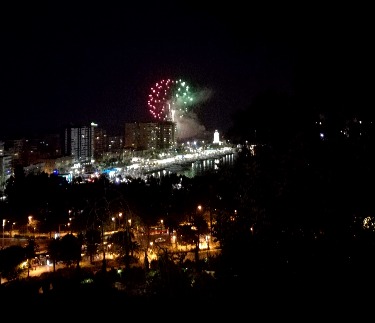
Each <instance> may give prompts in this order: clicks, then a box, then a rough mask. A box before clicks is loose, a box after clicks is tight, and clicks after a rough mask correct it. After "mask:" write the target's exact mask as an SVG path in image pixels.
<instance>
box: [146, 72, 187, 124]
mask: <svg viewBox="0 0 375 323" xmlns="http://www.w3.org/2000/svg"><path fill="white" fill-rule="evenodd" d="M192 103H193V98H192V96H191V94H190V87H189V86H188V84H187V83H186V82H185V81H182V80H171V79H166V80H161V81H160V82H158V83H156V84H155V85H154V86H153V87H152V88H151V93H150V94H149V99H148V102H147V104H148V107H149V111H150V113H151V115H152V116H153V117H154V118H155V119H157V120H159V121H175V118H176V117H183V116H184V114H186V113H187V112H188V109H189V107H190V106H191V104H192Z"/></svg>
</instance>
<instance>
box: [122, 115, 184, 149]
mask: <svg viewBox="0 0 375 323" xmlns="http://www.w3.org/2000/svg"><path fill="white" fill-rule="evenodd" d="M176 129H177V128H176V123H174V122H170V121H166V122H133V123H126V124H125V136H124V139H125V140H124V147H125V149H134V150H153V149H169V148H173V147H175V146H176V131H177V130H176Z"/></svg>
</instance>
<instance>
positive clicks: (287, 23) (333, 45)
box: [0, 2, 373, 136]
mask: <svg viewBox="0 0 375 323" xmlns="http://www.w3.org/2000/svg"><path fill="white" fill-rule="evenodd" d="M4 9H5V10H4V12H5V13H6V15H5V19H4V20H3V21H2V28H1V31H0V35H1V38H2V40H3V51H2V52H1V53H0V57H1V62H2V63H1V73H0V75H1V76H0V80H1V87H0V88H1V90H0V94H1V95H0V105H1V108H2V120H3V121H4V120H6V122H3V123H2V127H1V129H0V136H4V135H8V134H14V133H33V132H38V133H40V132H51V131H52V130H54V129H57V128H59V127H62V126H64V125H65V124H69V123H86V124H89V123H90V122H95V123H97V124H98V125H99V126H101V127H103V128H107V129H113V128H119V127H122V126H123V125H124V124H125V123H126V122H133V121H139V122H142V121H145V120H149V119H152V116H151V115H150V113H149V107H148V99H149V95H150V91H151V88H152V87H153V86H154V85H155V84H156V83H157V82H160V81H161V80H163V79H168V78H171V79H183V80H185V81H186V82H188V83H189V84H190V86H191V88H192V90H193V91H194V93H196V94H197V98H199V100H197V103H196V104H195V105H194V106H193V107H192V109H191V113H192V118H191V120H194V121H196V122H197V124H198V125H199V126H201V127H203V128H205V129H206V130H208V131H214V130H215V129H219V130H220V131H221V132H223V133H225V131H226V130H227V129H228V128H229V126H230V124H231V115H232V113H234V112H235V111H237V110H240V109H245V108H247V107H248V106H250V105H251V104H252V102H253V100H254V98H256V97H257V96H258V95H260V94H262V93H265V92H267V91H274V92H279V93H286V94H288V95H291V96H295V97H297V98H298V100H300V106H301V109H303V110H309V109H315V110H339V111H341V110H343V111H347V110H350V109H359V110H361V109H362V110H364V109H368V106H371V104H372V102H373V98H372V96H371V85H372V84H371V82H368V81H367V80H368V79H371V75H372V70H373V63H372V59H371V57H372V53H373V50H372V49H371V47H370V44H369V42H368V41H366V40H367V37H368V36H369V30H371V28H370V27H371V26H370V20H369V19H368V18H367V16H366V15H365V12H363V11H362V12H361V11H359V10H357V9H356V8H350V10H349V8H348V9H346V8H344V7H342V8H341V9H340V10H341V11H340V12H338V11H335V10H336V9H335V10H334V8H330V7H329V6H328V7H325V8H324V10H322V9H321V8H315V9H313V8H308V10H307V8H294V9H295V10H291V9H293V8H291V7H288V6H287V5H285V6H284V7H282V6H280V7H274V8H267V9H265V8H257V7H255V6H253V7H251V8H247V7H245V6H243V5H240V4H237V6H236V5H232V6H225V5H219V4H215V6H203V5H199V6H196V5H194V4H193V3H191V4H190V5H189V6H184V4H173V6H172V5H171V4H170V3H168V2H163V3H161V4H157V5H150V4H143V3H139V4H132V5H128V6H125V5H123V6H122V5H117V6H116V5H114V6H109V5H101V6H97V5H91V6H89V7H86V6H84V5H80V4H78V5H75V6H74V7H69V6H68V5H66V6H60V5H58V4H49V5H47V6H42V5H39V6H38V5H33V6H31V5H30V6H29V7H28V5H25V6H23V7H21V8H17V7H15V6H12V5H11V4H10V5H8V6H7V7H5V8H4ZM353 106H354V108H353ZM276 108H277V107H275V109H276Z"/></svg>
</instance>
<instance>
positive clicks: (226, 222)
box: [1, 103, 375, 320]
mask: <svg viewBox="0 0 375 323" xmlns="http://www.w3.org/2000/svg"><path fill="white" fill-rule="evenodd" d="M259 104H260V103H259ZM246 113H247V112H243V115H239V116H238V122H237V128H236V131H234V130H233V133H232V135H233V137H236V138H238V140H240V139H241V140H242V141H241V142H243V143H244V144H243V145H242V148H241V149H240V151H239V155H238V158H237V161H236V164H235V165H234V166H233V167H228V168H225V167H222V168H220V169H219V170H218V171H217V172H215V173H211V174H206V175H202V176H199V177H196V178H193V179H189V178H184V177H181V176H177V175H171V176H166V177H165V178H163V179H155V178H149V180H148V181H147V182H145V181H142V180H140V179H138V180H134V181H131V182H129V183H126V184H121V185H116V184H111V183H109V181H108V180H107V179H106V178H105V177H103V178H100V179H98V180H97V181H96V182H95V183H92V184H90V185H82V184H76V185H70V184H69V185H68V184H67V183H65V182H61V181H60V179H59V178H56V177H53V176H52V175H51V176H49V177H48V176H47V175H45V174H41V175H39V177H38V176H30V177H29V178H27V177H25V176H23V175H22V173H17V174H16V175H15V177H14V178H13V179H12V180H11V181H10V182H9V183H8V186H7V194H8V197H9V199H8V203H7V204H6V205H3V206H2V210H1V212H2V214H12V216H13V217H14V218H15V217H16V216H19V217H20V218H19V219H17V221H22V219H26V218H27V215H28V214H30V213H33V214H35V215H36V216H38V217H39V218H40V220H41V226H43V227H44V230H45V232H47V233H48V232H50V231H51V230H52V228H53V227H56V224H58V223H61V221H62V219H63V218H64V217H66V214H67V212H68V211H67V210H82V212H81V211H80V212H79V215H78V214H77V213H76V214H75V220H76V221H75V231H76V232H80V233H81V239H82V240H81V243H84V241H85V239H87V236H88V232H90V230H94V231H95V230H96V231H98V222H97V221H99V223H100V224H102V225H104V224H105V222H106V221H107V220H109V223H111V221H110V218H109V217H108V214H110V213H111V212H112V211H116V212H117V211H118V209H116V208H117V207H118V205H121V206H122V207H124V206H125V205H126V208H127V210H131V213H132V219H137V221H138V223H139V225H142V226H144V227H146V228H147V227H150V226H151V225H153V224H154V223H155V222H156V221H157V220H158V219H160V218H161V217H162V218H163V219H164V221H165V225H166V226H168V227H169V229H170V230H174V229H177V228H178V226H179V223H181V222H183V221H187V220H189V221H191V222H192V223H193V224H196V226H197V228H198V230H201V232H202V233H206V232H207V228H210V233H211V234H212V238H213V239H215V241H218V242H219V243H220V249H221V253H220V255H218V256H216V257H214V258H207V259H204V260H198V259H197V258H196V259H195V261H188V260H186V259H175V258H173V256H172V255H171V254H169V253H168V252H165V253H161V254H160V255H159V258H158V259H157V260H155V261H153V262H152V263H150V264H146V263H132V262H130V260H129V259H130V258H129V254H130V250H131V247H130V245H127V244H124V245H123V247H124V250H123V252H122V255H121V257H120V258H121V259H123V261H124V262H123V265H122V267H123V271H122V273H118V272H117V271H116V270H115V269H114V270H111V269H110V268H109V267H108V268H107V269H106V270H105V271H104V270H103V269H100V268H99V269H96V270H94V271H93V270H89V269H87V268H84V267H81V266H80V265H79V259H77V258H74V257H71V258H69V257H68V258H69V259H65V260H71V262H70V263H69V264H70V266H69V268H66V269H64V270H61V271H60V270H56V271H55V272H52V273H49V274H48V275H42V276H41V277H29V278H26V279H19V278H15V279H14V280H12V281H10V282H9V283H8V284H4V285H3V286H1V294H2V296H4V297H5V298H6V301H9V302H10V303H12V302H21V301H22V303H25V304H29V305H32V306H43V308H54V309H59V310H63V309H64V311H67V309H68V308H73V307H74V308H76V309H82V311H83V313H86V314H87V313H91V314H95V313H97V311H101V312H102V311H105V312H106V313H107V314H109V313H112V311H117V312H118V311H120V312H122V311H127V310H130V309H134V308H137V309H138V308H139V307H140V308H141V311H140V312H137V313H138V317H139V318H142V317H146V316H147V317H150V318H157V319H160V318H163V317H165V319H167V320H169V319H175V316H174V315H175V312H174V311H175V310H176V309H177V310H179V315H180V317H186V315H189V316H190V315H191V316H192V317H197V315H198V314H197V310H198V309H199V310H200V311H201V312H200V313H204V314H208V315H213V313H216V314H218V313H219V314H221V313H231V314H232V315H234V314H235V313H240V312H241V313H245V312H246V313H247V315H248V316H249V317H251V315H253V314H254V313H257V315H262V317H268V316H269V315H271V314H272V315H280V316H286V315H285V314H286V313H300V312H301V311H303V310H304V311H305V312H304V315H305V316H304V317H305V318H306V313H307V314H308V315H314V314H315V315H316V314H319V315H320V314H321V315H324V314H322V313H323V312H324V310H325V309H329V310H330V312H331V313H332V312H336V311H337V312H336V314H337V315H339V314H340V313H341V314H343V313H345V312H347V311H348V312H349V311H351V310H353V309H354V308H355V309H356V310H357V309H359V308H361V309H362V310H363V309H365V308H367V306H368V305H369V304H371V302H372V301H373V292H372V291H373V288H374V287H375V286H374V280H373V277H372V276H373V273H374V269H375V261H374V260H375V259H374V256H375V235H374V225H375V220H374V214H375V205H374V203H373V197H374V189H373V183H374V179H375V176H374V175H375V172H374V170H375V168H374V165H375V160H374V154H373V153H372V149H373V148H372V147H373V144H374V142H375V141H374V131H373V128H371V127H368V128H366V129H365V130H366V131H362V132H361V136H359V133H356V132H355V129H356V128H355V126H358V124H356V123H355V122H354V123H353V124H351V126H353V127H354V128H351V129H354V130H353V132H352V133H351V134H352V135H351V136H350V137H348V136H341V135H340V131H337V130H338V129H340V127H339V125H341V123H340V122H338V123H337V124H331V125H330V126H327V128H325V129H324V131H325V132H326V133H328V134H330V136H328V137H326V139H324V140H323V139H322V137H321V136H320V135H319V134H320V132H321V131H322V129H320V128H319V129H316V127H315V125H316V123H315V122H313V121H311V122H305V123H303V120H302V121H301V122H300V124H299V126H298V127H295V126H294V127H292V125H291V124H288V123H287V120H284V119H283V120H281V121H283V122H281V121H280V120H278V122H279V124H282V125H283V128H282V129H280V127H279V128H278V127H277V126H275V125H269V124H268V123H267V126H265V125H264V127H263V128H262V127H261V126H259V129H261V130H263V132H262V131H257V137H256V138H252V137H251V136H252V134H253V133H254V132H253V131H252V130H251V129H252V128H251V124H250V126H249V124H248V123H247V124H246V127H245V125H243V127H241V120H251V119H250V118H248V117H247V116H246ZM284 121H285V122H284ZM264 124H266V123H264ZM292 124H293V123H292ZM345 125H346V126H348V123H346V124H345ZM271 126H275V127H271ZM288 126H289V127H288ZM268 127H271V128H268ZM249 129H250V130H249ZM282 130H285V131H284V132H283V131H282ZM262 135H263V137H262ZM244 138H249V142H253V143H254V144H255V149H254V150H252V149H251V148H250V145H246V144H245V141H244V140H243V139H244ZM103 201H105V203H103ZM119 201H120V203H118V202H119ZM197 205H202V206H203V208H204V209H205V210H209V211H208V212H209V213H208V214H209V215H210V217H209V218H208V219H209V221H212V224H211V225H208V223H207V220H206V219H207V218H204V217H202V216H201V215H200V214H199V213H198V212H197V211H196V210H197ZM106 217H108V218H106ZM204 223H206V225H204ZM99 236H100V231H99ZM77 239H78V238H77ZM86 242H87V241H86ZM193 242H194V239H193ZM195 243H196V241H195ZM95 252H96V251H95ZM99 252H100V250H99ZM143 252H146V250H143ZM2 261H3V262H2V263H1V266H2V268H1V269H2V271H3V272H4V268H5V267H6V266H5V262H4V258H2ZM72 264H73V265H72ZM67 267H68V266H67ZM82 302H85V305H82ZM87 304H89V305H87ZM133 306H134V307H133ZM138 306H139V307H138ZM273 310H274V311H273ZM275 312H276V313H275ZM172 313H173V315H172ZM171 317H172V318H171ZM309 317H310V316H309ZM336 319H337V317H336Z"/></svg>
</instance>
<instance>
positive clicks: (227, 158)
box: [148, 153, 237, 178]
mask: <svg viewBox="0 0 375 323" xmlns="http://www.w3.org/2000/svg"><path fill="white" fill-rule="evenodd" d="M236 158H237V154H236V153H230V154H225V155H222V156H219V157H214V158H207V159H199V160H195V161H193V162H189V163H182V164H171V165H167V166H166V167H165V168H164V169H160V170H157V171H152V172H149V173H148V175H152V176H154V177H158V178H160V177H162V176H164V175H168V174H171V173H175V174H177V175H182V176H186V177H189V178H193V177H195V176H199V175H204V174H205V173H210V172H216V171H217V170H218V169H219V168H220V167H221V166H233V165H234V163H235V160H236Z"/></svg>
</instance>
